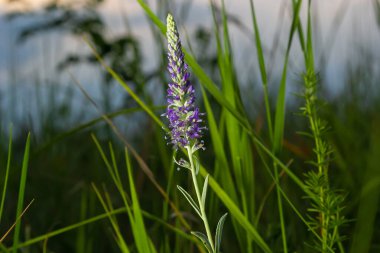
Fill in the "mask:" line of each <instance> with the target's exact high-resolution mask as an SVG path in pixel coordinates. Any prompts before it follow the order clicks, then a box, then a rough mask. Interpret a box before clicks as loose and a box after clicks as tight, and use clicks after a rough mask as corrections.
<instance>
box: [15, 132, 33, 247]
mask: <svg viewBox="0 0 380 253" xmlns="http://www.w3.org/2000/svg"><path fill="white" fill-rule="evenodd" d="M29 151H30V133H29V134H28V137H27V139H26V144H25V152H24V157H23V161H22V168H21V177H20V188H19V191H18V200H17V210H16V219H17V217H19V216H20V214H21V213H22V210H23V209H24V197H25V186H26V178H27V173H28V163H29ZM20 231H21V220H20V221H19V222H17V224H16V226H15V232H14V235H13V247H14V248H15V247H17V245H18V244H19V241H20ZM13 252H14V253H16V249H14V250H13Z"/></svg>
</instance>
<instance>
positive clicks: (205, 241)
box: [191, 231, 213, 253]
mask: <svg viewBox="0 0 380 253" xmlns="http://www.w3.org/2000/svg"><path fill="white" fill-rule="evenodd" d="M191 234H192V235H194V236H196V237H197V238H198V239H199V240H201V242H203V245H204V246H205V248H206V249H207V251H208V252H209V253H213V252H212V248H211V244H210V242H209V241H208V239H207V236H206V235H205V234H203V233H201V232H196V231H191Z"/></svg>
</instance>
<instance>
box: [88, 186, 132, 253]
mask: <svg viewBox="0 0 380 253" xmlns="http://www.w3.org/2000/svg"><path fill="white" fill-rule="evenodd" d="M92 187H93V189H94V191H95V193H96V196H97V197H98V199H99V201H100V203H101V205H102V206H103V209H104V211H105V212H106V214H107V217H108V219H109V221H110V222H111V225H112V228H113V230H114V232H115V235H116V238H115V239H116V242H117V245H118V246H119V248H120V250H121V252H123V253H129V252H130V251H129V248H128V246H127V243H126V242H125V240H124V238H123V236H122V234H121V232H120V227H119V225H118V224H117V220H116V217H115V216H114V215H112V214H111V212H112V211H113V210H114V209H113V208H112V205H110V204H109V203H106V200H105V199H104V197H103V196H102V195H101V193H100V191H99V189H98V188H97V187H96V185H95V184H92ZM127 209H128V208H127ZM131 225H132V230H133V223H132V221H131Z"/></svg>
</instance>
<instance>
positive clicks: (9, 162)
mask: <svg viewBox="0 0 380 253" xmlns="http://www.w3.org/2000/svg"><path fill="white" fill-rule="evenodd" d="M12 135H13V134H12V126H11V127H10V129H9V143H8V159H7V168H6V170H5V177H4V186H3V194H2V196H1V204H0V223H1V217H2V215H3V208H4V202H5V196H6V193H7V186H8V176H9V169H10V167H11V157H12Z"/></svg>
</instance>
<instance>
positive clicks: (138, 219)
mask: <svg viewBox="0 0 380 253" xmlns="http://www.w3.org/2000/svg"><path fill="white" fill-rule="evenodd" d="M125 160H126V168H127V173H128V181H129V186H130V187H129V188H130V191H131V197H132V210H133V215H134V219H135V220H134V222H135V225H136V227H135V228H136V230H137V231H136V232H137V236H138V237H139V238H138V239H139V240H141V245H140V247H141V248H140V249H139V250H140V252H141V253H145V252H146V253H148V252H153V253H154V252H156V249H155V248H154V245H153V243H152V241H151V240H150V238H149V236H148V234H147V231H146V228H145V225H144V220H143V217H142V213H141V208H140V204H139V200H138V197H137V192H136V189H135V183H134V179H133V175H132V166H131V162H130V158H129V154H128V150H127V149H125Z"/></svg>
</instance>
